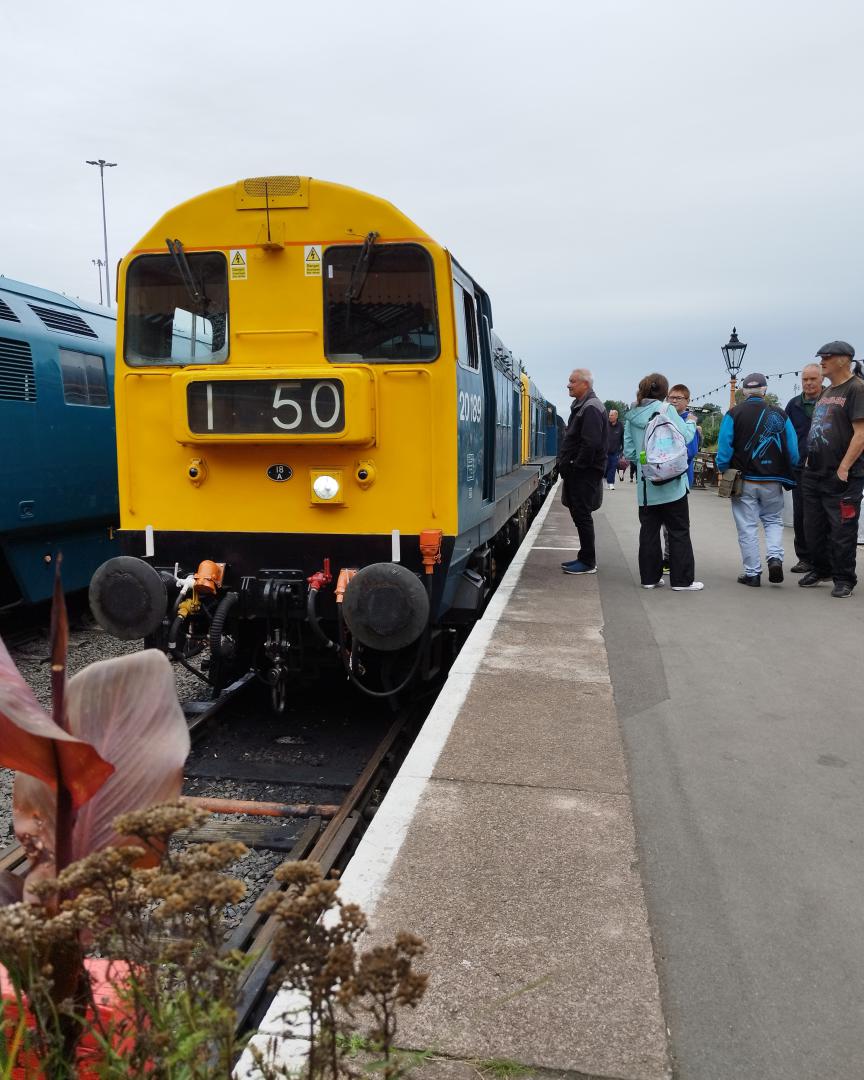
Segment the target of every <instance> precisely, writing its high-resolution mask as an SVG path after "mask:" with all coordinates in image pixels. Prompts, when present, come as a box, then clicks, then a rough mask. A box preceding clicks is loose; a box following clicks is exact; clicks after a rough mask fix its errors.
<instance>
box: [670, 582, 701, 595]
mask: <svg viewBox="0 0 864 1080" xmlns="http://www.w3.org/2000/svg"><path fill="white" fill-rule="evenodd" d="M704 588H705V586H704V585H703V584H702V582H701V581H694V582H693V583H692V584H690V585H673V586H672V592H699V590H700V589H704Z"/></svg>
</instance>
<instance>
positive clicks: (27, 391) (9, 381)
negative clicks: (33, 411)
mask: <svg viewBox="0 0 864 1080" xmlns="http://www.w3.org/2000/svg"><path fill="white" fill-rule="evenodd" d="M35 400H36V378H35V375H34V373H33V354H32V353H31V351H30V346H29V344H28V343H27V342H26V341H12V340H11V339H9V338H0V401H35Z"/></svg>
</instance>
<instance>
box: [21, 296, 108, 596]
mask: <svg viewBox="0 0 864 1080" xmlns="http://www.w3.org/2000/svg"><path fill="white" fill-rule="evenodd" d="M115 333H116V318H115V316H114V315H113V313H112V312H111V311H109V310H108V309H106V308H103V307H96V306H95V305H87V304H82V303H80V302H79V301H76V300H71V299H70V298H69V297H67V296H62V295H60V294H59V293H55V292H49V291H48V290H46V289H39V288H36V287H35V286H33V285H25V284H23V283H22V282H19V281H13V280H12V279H11V278H6V277H0V462H2V467H0V611H6V610H8V609H13V608H17V607H23V606H26V605H30V604H35V603H38V602H40V601H43V600H46V599H47V598H48V597H50V596H51V593H52V590H53V587H54V570H55V563H56V559H57V555H58V554H59V553H61V552H62V555H63V582H64V585H65V587H66V589H67V590H68V591H74V590H78V589H86V588H87V586H88V585H89V583H90V579H91V577H92V576H93V572H94V570H96V568H97V567H98V566H99V565H100V564H101V563H103V562H104V561H105V560H106V559H108V558H109V557H110V556H112V555H114V554H116V553H117V552H118V551H119V547H118V546H117V544H116V542H115V541H114V540H112V538H111V528H112V526H115V525H116V524H117V522H118V516H117V466H116V454H115V449H114V404H113V369H114V338H115Z"/></svg>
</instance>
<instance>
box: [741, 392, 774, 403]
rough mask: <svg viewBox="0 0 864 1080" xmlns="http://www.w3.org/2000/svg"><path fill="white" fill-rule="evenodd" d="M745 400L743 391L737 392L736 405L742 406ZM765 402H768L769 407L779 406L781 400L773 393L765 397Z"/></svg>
mask: <svg viewBox="0 0 864 1080" xmlns="http://www.w3.org/2000/svg"><path fill="white" fill-rule="evenodd" d="M743 400H744V394H743V393H742V391H741V390H736V391H735V404H736V405H740V404H741V402H742V401H743ZM765 402H766V404H767V405H779V404H780V399H779V398H778V397H777V395H776V394H772V393H770V392H769V393H767V394H766V395H765Z"/></svg>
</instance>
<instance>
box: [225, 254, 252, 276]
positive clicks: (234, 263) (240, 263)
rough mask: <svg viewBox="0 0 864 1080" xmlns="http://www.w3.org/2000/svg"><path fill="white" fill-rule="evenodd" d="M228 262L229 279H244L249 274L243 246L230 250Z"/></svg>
mask: <svg viewBox="0 0 864 1080" xmlns="http://www.w3.org/2000/svg"><path fill="white" fill-rule="evenodd" d="M228 263H229V265H230V267H231V280H232V281H245V280H246V278H247V277H248V276H249V274H248V269H247V264H246V252H245V251H244V250H243V248H238V249H236V250H232V252H231V258H230V259H229V260H228Z"/></svg>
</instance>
